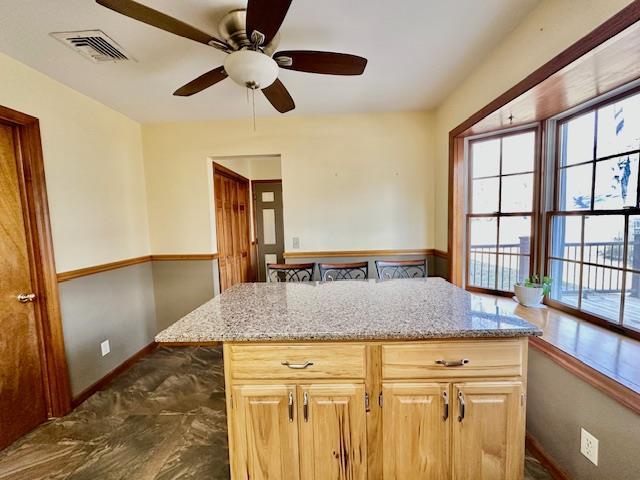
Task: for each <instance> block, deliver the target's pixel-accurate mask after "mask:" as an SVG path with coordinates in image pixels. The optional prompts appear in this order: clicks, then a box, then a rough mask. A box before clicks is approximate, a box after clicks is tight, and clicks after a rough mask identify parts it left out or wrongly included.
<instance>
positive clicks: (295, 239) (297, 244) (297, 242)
mask: <svg viewBox="0 0 640 480" xmlns="http://www.w3.org/2000/svg"><path fill="white" fill-rule="evenodd" d="M293 248H300V237H293Z"/></svg>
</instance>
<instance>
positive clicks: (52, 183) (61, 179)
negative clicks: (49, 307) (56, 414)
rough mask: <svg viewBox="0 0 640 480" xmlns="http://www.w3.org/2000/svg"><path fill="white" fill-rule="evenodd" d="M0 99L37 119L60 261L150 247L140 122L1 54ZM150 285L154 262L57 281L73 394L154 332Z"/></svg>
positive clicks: (103, 258) (66, 264)
mask: <svg viewBox="0 0 640 480" xmlns="http://www.w3.org/2000/svg"><path fill="white" fill-rule="evenodd" d="M0 105H3V106H6V107H10V108H13V109H15V110H19V111H21V112H24V113H28V114H30V115H33V116H35V117H38V118H39V119H40V129H41V134H42V149H43V153H44V163H45V171H46V177H47V190H48V195H49V209H50V211H51V227H52V230H53V243H54V250H55V257H56V269H57V271H58V272H61V271H67V270H74V269H77V268H82V267H88V266H92V265H96V264H100V263H106V262H112V261H115V260H121V259H126V258H131V257H137V256H141V255H148V254H149V233H148V221H147V204H146V191H145V184H144V164H143V161H142V136H141V130H140V125H139V124H138V123H136V122H134V121H132V120H129V119H128V118H127V117H125V116H123V115H122V114H120V113H117V112H116V111H114V110H112V109H110V108H108V107H106V106H104V105H102V104H100V103H98V102H96V101H95V100H92V99H90V98H88V97H85V96H84V95H81V94H80V93H77V92H75V91H74V90H71V89H70V88H68V87H66V86H64V85H62V84H60V83H58V82H56V81H54V80H52V79H51V78H49V77H47V76H45V75H43V74H41V73H39V72H36V71H35V70H32V69H31V68H29V67H27V66H25V65H23V64H21V63H19V62H17V61H15V60H13V59H11V58H9V57H7V56H5V55H2V54H0ZM153 286H154V285H153V278H152V268H151V265H150V264H143V265H135V266H132V267H128V268H121V269H118V270H113V271H110V272H104V273H100V274H97V275H91V276H88V277H82V278H77V279H74V280H71V281H69V282H64V283H62V284H60V304H61V310H62V322H63V329H64V339H65V349H66V354H67V361H68V364H69V373H70V377H71V386H72V390H73V394H74V395H76V394H78V393H79V392H81V391H82V390H83V389H85V388H87V387H88V386H89V385H91V384H92V383H94V382H95V381H97V380H98V379H100V378H101V377H103V376H104V375H106V374H107V373H108V372H110V371H111V370H113V369H114V368H115V367H116V366H118V365H120V364H121V363H122V362H124V361H125V360H126V359H127V358H129V357H130V356H131V355H133V354H134V353H135V352H137V351H138V350H140V349H141V348H142V347H143V346H145V345H147V344H148V343H150V342H151V341H152V340H153V336H154V335H155V333H157V331H158V329H159V327H158V325H157V323H156V314H155V302H154V290H153ZM107 339H108V340H109V342H110V344H111V353H109V355H107V356H105V357H103V356H102V355H101V353H100V343H101V342H102V341H104V340H107Z"/></svg>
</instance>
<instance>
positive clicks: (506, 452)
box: [452, 382, 524, 480]
mask: <svg viewBox="0 0 640 480" xmlns="http://www.w3.org/2000/svg"><path fill="white" fill-rule="evenodd" d="M453 393H454V395H455V397H454V398H453V399H452V400H453V404H454V406H455V408H454V418H452V423H453V479H454V480H473V479H489V478H490V479H492V480H521V479H522V476H523V465H524V414H523V412H524V399H523V397H522V383H520V382H477V383H476V382H474V383H460V384H456V385H454V388H453Z"/></svg>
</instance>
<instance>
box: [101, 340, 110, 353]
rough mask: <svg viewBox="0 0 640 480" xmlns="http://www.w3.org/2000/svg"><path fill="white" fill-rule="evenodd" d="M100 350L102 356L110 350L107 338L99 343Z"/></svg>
mask: <svg viewBox="0 0 640 480" xmlns="http://www.w3.org/2000/svg"><path fill="white" fill-rule="evenodd" d="M100 351H101V352H102V356H103V357H104V356H105V355H107V354H108V353H109V352H110V351H111V347H110V346H109V340H105V341H104V342H102V343H101V344H100Z"/></svg>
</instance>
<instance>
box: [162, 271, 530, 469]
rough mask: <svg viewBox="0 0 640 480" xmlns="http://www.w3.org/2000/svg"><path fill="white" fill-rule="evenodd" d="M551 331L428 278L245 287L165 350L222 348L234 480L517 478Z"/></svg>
mask: <svg viewBox="0 0 640 480" xmlns="http://www.w3.org/2000/svg"><path fill="white" fill-rule="evenodd" d="M540 333H541V332H540V331H539V330H538V329H537V328H536V327H534V326H533V325H531V324H529V323H527V322H525V321H524V320H522V319H520V318H518V317H516V316H514V315H512V314H511V315H510V314H505V313H504V312H502V311H501V310H500V309H497V308H496V307H495V305H490V304H489V303H488V302H483V300H482V299H480V298H477V297H473V296H471V295H470V294H469V293H467V292H465V291H463V290H461V289H459V288H457V287H455V286H453V285H451V284H449V283H448V282H446V281H444V280H442V279H439V278H429V279H407V280H389V281H374V280H371V281H345V282H327V283H315V282H310V283H271V284H269V283H267V284H265V283H262V284H242V285H236V286H234V287H232V288H231V289H229V290H227V291H226V292H225V293H224V294H222V295H220V296H218V297H216V298H214V299H213V300H211V301H209V302H208V303H206V304H204V305H203V306H201V307H200V308H198V309H196V310H194V311H193V312H191V313H190V314H189V315H187V316H185V317H184V318H183V319H181V320H179V321H178V322H176V323H175V324H174V325H172V326H171V327H169V328H168V329H166V330H165V331H163V332H161V333H160V334H159V335H158V336H157V337H156V340H157V341H158V342H160V343H163V342H164V343H196V344H197V343H202V342H211V341H221V342H223V349H224V367H225V384H226V399H227V412H228V415H227V418H228V427H229V454H230V464H231V472H232V478H234V479H254V478H264V479H304V480H307V479H313V480H315V479H324V478H327V479H381V478H384V479H421V478H425V479H427V478H428V479H445V478H446V479H450V478H454V479H465V480H470V479H474V478H487V479H489V478H490V479H505V480H517V479H520V478H522V475H523V461H524V421H525V405H526V395H525V393H526V378H527V376H526V365H527V337H528V336H531V335H539V334H540Z"/></svg>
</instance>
